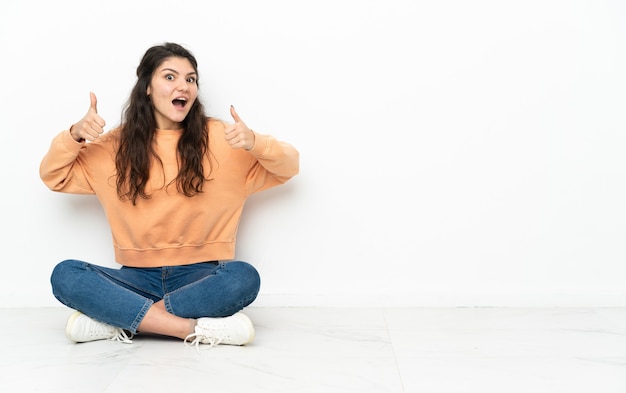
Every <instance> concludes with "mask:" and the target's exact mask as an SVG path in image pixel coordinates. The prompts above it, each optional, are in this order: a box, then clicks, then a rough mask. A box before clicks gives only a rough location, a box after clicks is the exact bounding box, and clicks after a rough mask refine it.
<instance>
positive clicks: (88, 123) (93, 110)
mask: <svg viewBox="0 0 626 393" xmlns="http://www.w3.org/2000/svg"><path fill="white" fill-rule="evenodd" d="M89 98H90V100H91V104H90V105H89V110H88V111H87V114H86V115H85V117H83V118H82V119H80V121H79V122H78V123H76V124H74V125H73V126H72V127H71V128H70V135H71V136H72V138H74V140H75V141H76V142H82V141H83V140H88V141H93V140H95V139H96V138H98V137H99V136H100V134H102V133H103V132H104V128H103V127H104V126H105V124H106V123H105V122H104V119H103V118H101V117H100V116H99V115H98V108H97V105H98V100H97V99H96V95H95V94H94V93H92V92H90V93H89Z"/></svg>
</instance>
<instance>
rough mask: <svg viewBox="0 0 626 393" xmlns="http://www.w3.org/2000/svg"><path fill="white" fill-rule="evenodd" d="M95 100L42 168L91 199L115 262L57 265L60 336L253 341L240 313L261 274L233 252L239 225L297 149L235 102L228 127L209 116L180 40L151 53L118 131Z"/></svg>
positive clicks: (290, 170)
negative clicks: (257, 125) (250, 122)
mask: <svg viewBox="0 0 626 393" xmlns="http://www.w3.org/2000/svg"><path fill="white" fill-rule="evenodd" d="M90 99H91V105H90V107H89V110H88V111H87V114H86V115H85V116H84V117H83V118H82V119H81V120H79V121H78V122H77V123H75V124H74V125H72V126H71V127H70V129H69V130H65V131H63V132H61V133H60V134H58V135H57V136H56V137H55V138H54V139H53V141H52V144H51V146H50V149H49V151H48V152H47V154H46V155H45V157H44V158H43V160H42V162H41V166H40V176H41V178H42V180H43V181H44V183H45V184H46V185H47V186H48V187H49V188H50V189H51V190H53V191H58V192H66V193H75V194H95V195H96V196H97V197H98V200H99V201H100V203H101V204H102V206H103V208H104V211H105V213H106V217H107V219H108V222H109V225H110V228H111V233H112V236H113V247H114V251H115V259H116V261H117V262H118V263H119V264H120V265H121V268H119V269H113V268H108V267H103V266H98V265H96V264H91V263H88V262H83V261H78V260H65V261H62V262H60V263H59V264H58V265H57V266H56V267H55V268H54V271H53V273H52V277H51V283H52V290H53V293H54V296H55V297H56V298H57V299H58V300H59V301H60V302H61V303H63V304H64V305H66V306H68V307H70V308H72V309H74V310H76V311H75V312H74V313H73V314H72V315H71V316H70V318H69V320H68V322H67V327H66V335H67V337H68V338H69V339H70V340H72V341H74V342H86V341H93V340H102V339H110V340H119V341H123V342H131V340H130V339H131V338H132V336H133V335H134V334H137V333H138V332H139V333H151V334H159V335H166V336H172V337H178V338H180V339H183V340H184V342H185V343H193V344H196V345H198V344H199V343H202V344H209V345H216V344H220V343H221V344H231V345H244V344H247V343H249V342H251V341H252V340H253V339H254V328H253V325H252V323H251V321H250V319H249V318H248V317H247V316H246V315H245V314H243V313H242V312H241V310H242V309H243V308H244V307H246V306H247V305H249V304H250V303H252V301H254V299H255V298H256V296H257V294H258V291H259V286H260V278H259V274H258V273H257V271H256V269H255V268H254V267H253V266H252V265H250V264H248V263H246V262H243V261H233V260H232V259H233V258H234V255H235V238H236V232H237V226H238V224H239V219H240V215H241V211H242V208H243V205H244V203H245V201H246V199H247V198H248V197H249V196H250V195H251V194H253V193H255V192H259V191H261V190H265V189H268V188H270V187H273V186H276V185H279V184H282V183H284V182H286V181H287V180H289V179H290V178H291V177H293V176H295V175H296V174H297V173H298V170H299V155H298V152H297V151H296V149H294V148H293V147H292V146H291V145H289V144H287V143H284V142H280V141H277V140H276V139H275V138H273V137H271V136H269V135H264V134H259V133H257V132H254V131H252V130H251V129H250V128H248V126H246V124H245V123H244V122H243V121H242V120H241V118H240V117H239V115H238V114H237V112H236V111H235V109H234V108H233V107H231V108H230V113H231V116H232V118H233V122H231V123H226V122H223V121H220V120H217V119H213V118H209V117H207V116H206V114H205V110H204V107H203V105H202V103H201V102H200V100H199V99H198V66H197V62H196V59H195V57H194V56H193V55H192V53H190V52H189V51H188V50H186V49H185V48H183V47H182V46H180V45H178V44H174V43H165V44H163V45H157V46H154V47H151V48H149V49H148V50H147V51H146V53H145V54H144V56H143V58H142V60H141V62H140V64H139V66H138V68H137V82H136V84H135V86H134V88H133V90H132V92H131V95H130V98H129V100H128V103H127V106H126V108H125V110H124V112H123V116H122V121H121V124H120V126H119V127H116V128H115V129H113V130H112V131H110V132H106V133H105V132H104V126H105V122H104V120H103V119H102V118H101V117H100V116H99V115H98V111H97V99H96V96H95V95H94V94H93V93H90Z"/></svg>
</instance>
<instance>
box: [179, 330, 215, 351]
mask: <svg viewBox="0 0 626 393" xmlns="http://www.w3.org/2000/svg"><path fill="white" fill-rule="evenodd" d="M192 338H193V340H191V341H189V340H190V339H192ZM184 342H185V345H187V346H190V347H193V346H195V347H196V350H198V351H199V350H200V344H207V345H208V347H209V348H213V347H214V346H216V345H219V343H221V342H222V339H221V338H219V337H214V336H207V335H205V334H200V333H191V334H190V335H188V336H187V337H185V341H184Z"/></svg>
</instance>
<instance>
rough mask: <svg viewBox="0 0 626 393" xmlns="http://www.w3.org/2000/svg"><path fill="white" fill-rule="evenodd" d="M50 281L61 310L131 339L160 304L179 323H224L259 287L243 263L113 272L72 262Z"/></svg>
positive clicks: (55, 272)
mask: <svg viewBox="0 0 626 393" xmlns="http://www.w3.org/2000/svg"><path fill="white" fill-rule="evenodd" d="M50 281H51V283H52V293H53V294H54V296H55V297H56V298H57V299H58V300H59V301H60V302H61V303H63V304H64V305H66V306H68V307H70V308H73V309H75V310H78V311H80V312H82V313H84V314H85V315H87V316H89V317H91V318H93V319H95V320H98V321H101V322H104V323H107V324H109V325H113V326H117V327H120V328H122V329H126V330H129V331H131V332H132V333H137V327H138V326H139V324H140V323H141V320H142V319H143V317H144V316H145V315H146V312H147V311H148V309H149V308H150V307H151V306H152V304H154V303H155V302H158V301H160V300H163V301H164V303H165V309H166V310H167V311H168V312H170V313H171V314H174V315H177V316H179V317H183V318H201V317H226V316H230V315H233V314H235V313H236V312H238V311H240V310H241V309H243V308H244V307H246V306H247V305H249V304H250V303H252V302H253V301H254V299H256V296H257V294H258V293H259V288H260V283H261V280H260V277H259V274H258V272H257V271H256V269H255V268H254V267H253V266H252V265H250V264H248V263H246V262H241V261H231V262H217V261H214V262H203V263H196V264H191V265H183V266H166V267H158V268H133V267H125V266H123V267H121V268H120V269H113V268H107V267H102V266H97V265H93V264H90V263H87V262H83V261H78V260H72V259H70V260H66V261H63V262H60V263H59V264H58V265H57V266H56V267H55V268H54V270H53V272H52V277H51V279H50Z"/></svg>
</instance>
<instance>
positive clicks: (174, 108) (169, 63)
mask: <svg viewBox="0 0 626 393" xmlns="http://www.w3.org/2000/svg"><path fill="white" fill-rule="evenodd" d="M197 78H198V75H197V74H196V71H195V70H194V68H193V66H192V65H191V63H190V62H189V60H187V59H185V58H182V57H169V58H167V59H165V61H163V63H162V64H161V65H160V66H159V67H158V68H157V69H156V70H155V71H154V74H153V75H152V80H151V81H150V86H148V90H147V94H148V96H150V99H151V100H152V105H153V107H154V116H155V118H156V123H157V128H159V129H162V130H174V129H178V128H180V127H181V122H182V121H183V120H185V117H187V114H188V113H189V111H190V110H191V107H192V106H193V103H194V102H195V101H196V98H197V97H198V84H197Z"/></svg>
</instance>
